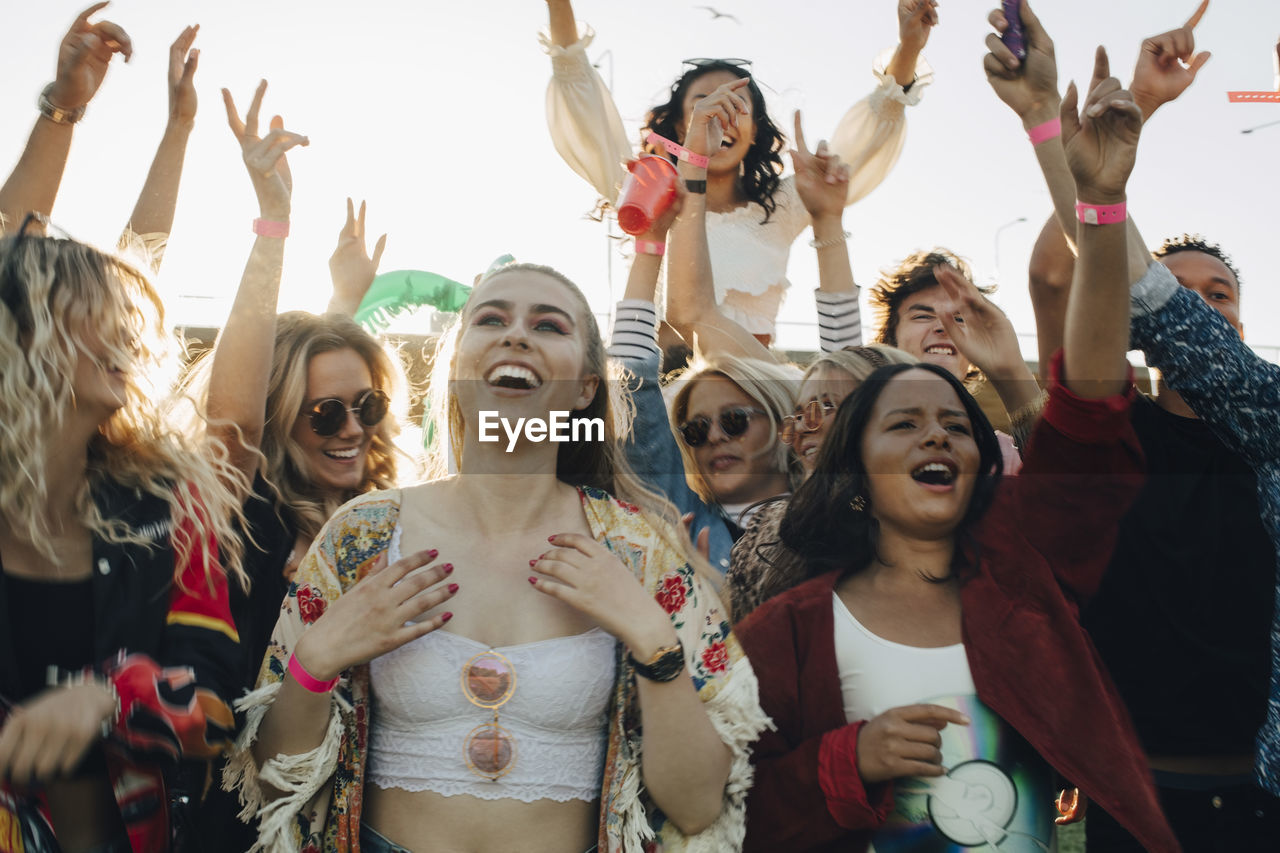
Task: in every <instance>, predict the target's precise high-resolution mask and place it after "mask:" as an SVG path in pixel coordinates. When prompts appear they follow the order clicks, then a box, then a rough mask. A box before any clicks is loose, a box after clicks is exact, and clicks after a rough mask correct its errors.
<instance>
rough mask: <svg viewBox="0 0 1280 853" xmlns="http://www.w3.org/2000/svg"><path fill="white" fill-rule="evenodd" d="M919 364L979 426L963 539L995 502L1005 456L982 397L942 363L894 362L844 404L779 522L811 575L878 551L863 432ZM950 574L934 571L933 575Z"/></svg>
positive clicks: (867, 561)
mask: <svg viewBox="0 0 1280 853" xmlns="http://www.w3.org/2000/svg"><path fill="white" fill-rule="evenodd" d="M911 370H923V371H927V372H929V373H933V374H935V375H937V376H940V377H942V379H943V380H945V381H946V383H947V384H948V385H950V386H951V388H952V389H953V390H954V391H955V392H956V396H957V397H959V398H960V403H961V404H962V405H963V406H964V410H965V414H966V415H968V417H969V422H970V424H971V425H972V426H973V436H974V441H976V442H977V445H978V454H979V467H978V481H977V483H976V484H975V485H974V489H973V495H972V496H971V497H970V499H969V507H968V509H966V510H965V514H964V517H963V518H962V519H961V520H960V524H959V526H958V527H957V528H956V532H955V537H956V540H957V542H958V543H959V542H966V541H968V539H969V537H968V534H969V532H970V531H971V530H972V529H973V526H974V524H975V523H976V522H977V521H978V520H979V519H980V518H982V516H983V514H984V513H986V511H987V509H988V508H989V507H990V506H991V501H992V499H993V498H994V496H995V491H996V486H997V484H998V483H999V482H1000V477H1001V475H1002V471H1003V463H1002V461H1001V455H1000V443H999V442H998V441H997V440H996V432H995V429H993V428H992V426H991V422H990V421H988V420H987V416H986V415H984V414H983V413H982V408H981V407H980V406H979V405H978V401H977V400H975V399H974V398H973V395H972V394H970V393H969V392H968V391H967V390H965V387H964V385H963V384H961V382H960V380H958V379H956V378H955V377H954V376H952V375H951V374H950V373H949V372H948V371H947V370H946V369H944V368H942V367H939V366H938V365H936V364H927V363H921V364H890V365H886V366H884V367H881V368H879V369H878V370H876V371H875V372H874V373H872V374H871V375H870V376H868V377H867V378H866V380H865V381H864V382H863V383H862V385H861V386H859V387H858V390H857V391H855V392H853V393H852V394H850V395H849V396H848V397H846V398H845V399H844V402H842V403H841V404H840V408H839V410H838V411H837V412H836V416H835V420H834V421H833V422H832V424H831V432H830V433H828V435H827V439H826V441H824V442H823V443H822V449H821V450H820V451H818V463H817V466H816V468H815V469H814V472H813V474H812V476H810V477H809V479H808V480H806V481H805V482H804V483H803V484H802V485H801V486H800V487H799V488H798V489H796V492H795V494H794V495H793V496H792V498H791V505H790V506H789V507H788V508H787V514H786V515H785V516H784V517H783V519H782V523H781V525H780V526H779V528H778V532H779V534H780V535H781V537H782V541H783V543H784V544H785V545H786V546H787V547H788V548H790V549H792V550H793V551H795V552H796V553H798V554H799V555H800V556H801V558H802V559H803V560H804V561H805V568H806V570H807V576H808V577H815V576H817V575H819V574H822V573H823V572H828V571H831V570H832V569H844V570H845V571H846V573H848V574H854V573H857V572H861V571H863V570H865V569H866V568H867V567H868V566H870V565H871V563H872V561H873V560H875V559H876V557H877V553H878V551H877V546H878V541H879V533H880V525H879V523H878V522H877V521H876V520H875V518H874V517H873V515H872V512H871V510H872V507H871V506H870V503H869V502H870V499H871V498H870V495H871V490H870V483H869V475H868V474H867V470H866V466H865V465H864V464H863V461H862V439H863V436H864V435H865V434H866V431H867V425H868V424H869V423H870V421H871V412H872V410H873V409H874V408H875V405H876V401H877V400H879V399H880V395H881V394H882V393H884V390H885V388H887V387H888V385H889V383H890V382H892V381H893V380H895V379H897V378H898V377H899V376H901V375H902V374H904V373H906V372H908V371H911ZM857 498H861V499H862V502H865V503H866V508H865V509H863V510H860V511H859V510H855V509H853V506H852V505H851V503H852V502H853V501H854V500H855V499H857ZM963 551H964V549H963V548H957V549H956V559H957V561H959V560H960V559H962V558H961V556H960V555H961V554H962V553H963ZM962 572H963V566H960V565H953V566H952V575H953V576H954V575H956V574H960V573H962ZM946 579H947V578H935V577H932V576H929V577H928V580H932V581H942V580H946Z"/></svg>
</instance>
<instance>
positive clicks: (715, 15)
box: [698, 6, 742, 25]
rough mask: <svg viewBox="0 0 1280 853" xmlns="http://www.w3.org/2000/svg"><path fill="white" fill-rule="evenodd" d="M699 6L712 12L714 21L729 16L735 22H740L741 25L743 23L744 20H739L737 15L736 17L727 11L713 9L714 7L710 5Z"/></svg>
mask: <svg viewBox="0 0 1280 853" xmlns="http://www.w3.org/2000/svg"><path fill="white" fill-rule="evenodd" d="M698 8H699V9H705V10H706V11H708V12H710V13H711V20H713V21H718V20H719V19H721V18H728V19H729V20H730V21H733V22H734V23H735V24H739V25H741V24H742V21H739V20H738V19H737V18H736V17H734V16H733V15H730V14H728V13H727V12H721V11H720V10H719V9H713V8H712V7H710V6H699V7H698Z"/></svg>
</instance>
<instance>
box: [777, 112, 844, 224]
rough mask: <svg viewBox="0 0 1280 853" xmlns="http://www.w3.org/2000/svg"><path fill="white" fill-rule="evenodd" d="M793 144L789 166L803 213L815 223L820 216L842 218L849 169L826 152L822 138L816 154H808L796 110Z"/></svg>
mask: <svg viewBox="0 0 1280 853" xmlns="http://www.w3.org/2000/svg"><path fill="white" fill-rule="evenodd" d="M795 143H796V147H795V148H794V149H792V151H791V163H792V165H793V166H794V167H795V171H796V192H797V193H799V195H800V201H802V202H804V208H805V210H807V211H809V216H810V217H812V218H813V219H814V221H817V220H818V219H821V218H823V217H835V218H836V219H839V218H841V217H842V216H843V215H844V204H845V199H846V198H847V196H848V194H849V167H848V166H846V165H844V164H842V163H841V162H840V158H839V157H838V156H836V155H835V154H832V153H831V152H830V151H829V150H828V149H827V141H826V140H825V139H824V140H822V141H821V142H819V143H818V150H817V151H816V152H811V151H809V146H808V145H807V144H806V143H805V139H804V129H803V127H802V126H801V123H800V111H799V110H796V114H795Z"/></svg>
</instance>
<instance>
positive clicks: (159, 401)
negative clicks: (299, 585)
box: [0, 228, 247, 584]
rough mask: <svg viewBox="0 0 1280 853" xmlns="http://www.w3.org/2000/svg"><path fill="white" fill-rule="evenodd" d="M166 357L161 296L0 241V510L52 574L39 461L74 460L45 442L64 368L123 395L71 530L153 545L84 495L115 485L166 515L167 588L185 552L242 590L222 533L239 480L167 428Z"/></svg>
mask: <svg viewBox="0 0 1280 853" xmlns="http://www.w3.org/2000/svg"><path fill="white" fill-rule="evenodd" d="M179 355H180V353H179V352H178V351H177V348H176V347H175V345H174V343H173V340H172V338H171V336H170V335H169V334H168V332H167V329H166V327H165V322H164V308H163V305H162V304H161V301H160V296H159V294H158V293H157V292H156V291H155V289H154V288H153V287H152V285H151V282H150V281H149V280H148V279H147V277H146V276H145V275H144V274H143V273H142V272H141V271H140V270H139V269H138V268H136V267H135V266H133V265H131V264H129V263H127V262H126V261H124V260H122V259H121V258H118V257H115V256H112V255H108V254H106V253H103V252H100V251H98V250H97V249H94V248H92V247H90V246H87V245H85V244H83V243H79V242H76V241H74V240H70V239H59V238H51V237H44V236H39V235H36V234H31V233H26V229H25V228H22V229H19V230H18V232H17V233H16V234H15V235H13V236H8V237H4V238H3V239H0V471H3V476H0V512H3V513H4V518H5V522H6V524H7V525H8V526H9V528H10V529H11V530H12V531H13V533H14V534H16V535H17V536H19V537H20V538H22V539H24V540H26V541H28V542H30V543H31V544H32V546H33V547H34V548H35V549H36V550H37V551H38V552H39V553H40V554H42V555H44V556H45V557H48V558H49V560H50V561H51V562H53V563H54V564H55V565H56V564H58V563H59V558H58V555H57V554H56V553H55V551H54V549H53V548H52V546H51V545H50V542H51V541H52V536H51V534H52V533H53V531H51V530H50V527H49V520H48V518H47V515H46V508H47V505H48V502H49V499H50V483H49V479H48V471H47V470H46V462H47V460H50V459H53V458H54V457H55V456H56V455H58V454H69V453H76V452H78V449H77V448H68V447H58V446H55V445H54V442H55V441H57V440H58V438H59V437H60V435H61V427H62V426H63V425H64V424H65V423H66V421H67V419H68V418H69V417H70V415H71V414H72V413H73V412H74V411H75V407H76V402H77V401H76V395H75V390H74V387H73V377H74V376H75V372H76V366H77V364H78V363H79V362H80V360H81V359H90V360H92V361H94V362H96V363H98V364H100V365H106V366H110V367H112V368H118V369H121V370H122V371H123V373H124V374H125V385H126V390H125V399H124V402H123V405H122V406H121V407H120V408H118V409H117V410H115V411H114V412H112V413H111V414H110V416H108V417H107V418H106V420H105V421H103V423H102V424H101V425H99V427H98V431H97V433H96V434H94V435H93V437H92V438H91V439H90V441H89V445H88V448H87V465H86V476H85V478H84V480H83V482H82V483H80V485H79V488H78V490H77V492H76V494H75V507H76V514H77V516H78V518H79V519H80V521H81V522H82V523H83V524H84V525H85V527H87V528H88V529H89V530H90V531H91V532H92V533H93V534H94V535H95V536H98V537H100V538H102V539H105V540H106V541H108V542H113V543H129V544H136V545H143V546H148V547H151V546H154V541H153V540H152V539H150V538H149V537H148V536H146V535H144V533H145V531H138V530H134V529H132V528H131V527H130V526H129V525H127V524H125V523H124V522H122V521H120V520H118V519H114V518H109V517H106V516H104V515H103V514H102V513H101V511H100V510H99V508H98V507H97V505H96V504H95V502H94V492H95V491H96V490H97V488H98V487H100V486H104V485H106V484H107V483H115V484H118V485H121V486H124V487H127V488H132V489H136V490H138V491H140V492H144V493H146V494H149V495H154V496H156V497H158V498H161V499H163V500H164V501H165V502H166V504H167V505H168V507H169V512H170V520H171V522H172V530H173V531H174V533H173V535H172V541H173V544H174V547H175V549H176V552H177V560H176V566H175V577H179V576H181V574H182V567H183V566H185V565H187V564H188V563H189V561H190V560H191V559H192V558H193V556H194V554H195V552H196V551H197V550H198V551H199V556H200V557H201V558H202V560H203V563H204V565H205V567H206V572H210V571H214V570H215V567H218V566H220V567H221V569H222V570H224V571H225V572H226V573H227V574H228V575H229V576H231V577H234V578H236V579H237V580H238V581H239V582H240V583H242V584H246V583H247V578H246V576H245V575H244V572H243V570H242V569H241V566H240V558H241V554H242V551H243V547H242V545H241V542H240V538H239V536H238V535H237V534H236V532H235V530H236V526H237V525H236V522H237V521H238V520H242V515H241V510H240V504H239V501H238V500H237V499H236V498H235V496H234V492H235V490H236V489H238V488H242V487H244V486H245V485H246V484H245V483H244V482H243V481H244V477H243V475H242V474H241V473H240V472H239V471H237V470H236V469H235V468H234V467H233V466H232V465H231V464H230V463H229V462H228V459H227V454H226V452H225V450H223V449H222V448H221V446H220V445H216V444H205V443H201V442H196V441H192V440H191V439H190V438H189V437H188V436H186V435H185V434H184V433H183V432H182V431H180V430H179V429H177V428H176V427H175V426H174V425H173V423H172V420H171V418H170V417H169V416H170V414H171V413H172V411H173V409H174V404H175V402H176V395H175V394H174V393H173V392H172V390H171V389H172V387H173V386H172V385H171V384H170V383H169V381H168V380H169V379H171V378H174V377H176V367H177V365H178V364H179V362H180V359H179V358H178V357H177V356H179ZM207 579H208V580H210V581H211V580H212V577H211V576H207Z"/></svg>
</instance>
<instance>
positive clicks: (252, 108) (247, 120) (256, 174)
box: [222, 80, 311, 220]
mask: <svg viewBox="0 0 1280 853" xmlns="http://www.w3.org/2000/svg"><path fill="white" fill-rule="evenodd" d="M266 93H267V81H266V80H263V81H262V82H261V83H259V84H258V90H257V91H256V92H254V93H253V101H252V103H250V104H249V112H248V113H246V114H245V117H244V120H243V121H241V120H240V114H239V113H238V112H237V111H236V105H235V101H233V100H232V99H231V93H230V92H229V91H227V90H226V89H223V90H222V100H223V103H224V104H225V105H226V107H227V124H229V125H230V126H231V132H232V133H233V134H235V137H236V141H237V142H239V143H240V151H241V153H242V155H243V157H244V164H245V166H247V167H248V169H249V178H250V179H251V180H252V181H253V189H254V192H256V193H257V194H258V206H259V208H260V209H261V211H262V217H263V218H264V219H274V220H288V218H289V213H290V210H291V199H292V196H293V175H292V174H291V173H290V171H289V161H288V160H286V159H285V156H284V155H285V152H286V151H288V150H289V149H290V148H293V147H294V146H297V145H304V146H305V145H310V144H311V141H310V140H309V139H307V137H305V136H303V135H302V134H300V133H292V132H290V131H287V130H285V129H284V119H282V118H280V116H274V117H273V118H272V119H271V130H270V132H269V133H267V135H266V136H265V137H262V138H259V137H258V113H259V111H260V110H261V109H262V96H263V95H265V94H266Z"/></svg>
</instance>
